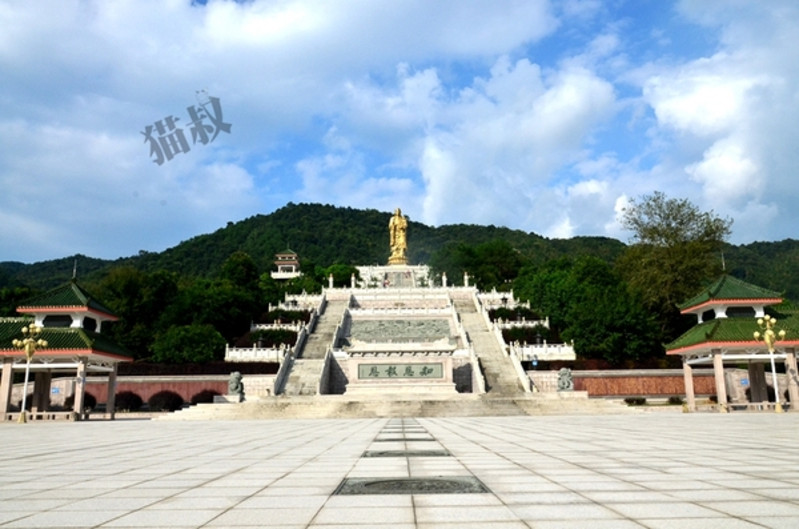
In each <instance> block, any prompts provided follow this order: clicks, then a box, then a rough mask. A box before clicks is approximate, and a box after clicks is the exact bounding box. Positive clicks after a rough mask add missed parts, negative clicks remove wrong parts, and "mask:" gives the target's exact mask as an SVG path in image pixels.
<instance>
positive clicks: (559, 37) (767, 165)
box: [0, 0, 799, 262]
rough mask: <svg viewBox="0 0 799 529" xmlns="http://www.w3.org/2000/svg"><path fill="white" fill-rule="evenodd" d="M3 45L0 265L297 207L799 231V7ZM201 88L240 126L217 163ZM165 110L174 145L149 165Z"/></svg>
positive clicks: (414, 20) (240, 20) (297, 15)
mask: <svg viewBox="0 0 799 529" xmlns="http://www.w3.org/2000/svg"><path fill="white" fill-rule="evenodd" d="M0 27H2V28H3V31H2V32H0V186H2V187H1V188H0V189H2V193H0V261H22V262H35V261H41V260H47V259H53V258H58V257H64V256H68V255H73V254H76V253H81V254H85V255H89V256H92V257H101V258H117V257H124V256H128V255H133V254H136V253H138V252H139V251H140V250H146V251H162V250H164V249H166V248H169V247H172V246H175V245H176V244H178V243H180V242H181V241H183V240H186V239H188V238H191V237H193V236H195V235H199V234H202V233H208V232H211V231H214V230H216V229H218V228H220V227H223V226H225V224H226V223H227V222H229V221H233V222H235V221H239V220H242V219H244V218H247V217H249V216H252V215H255V214H259V213H260V214H268V213H271V212H272V211H274V210H275V209H277V208H280V207H282V206H284V205H285V204H286V203H288V202H295V203H299V202H319V203H325V204H335V205H339V206H349V207H355V208H374V209H378V210H381V211H385V212H386V213H387V218H388V214H389V213H390V212H391V211H393V210H394V209H395V208H397V207H401V208H402V210H403V212H404V213H406V214H408V215H409V216H410V218H411V219H412V220H415V221H419V222H424V223H426V224H430V225H442V224H452V223H476V224H494V225H503V226H508V227H511V228H516V229H522V230H525V231H528V232H535V233H537V234H540V235H544V236H547V237H571V236H575V235H602V236H609V237H614V238H618V239H620V240H623V241H627V240H628V239H629V234H628V233H625V232H624V231H623V230H622V228H621V226H620V225H619V223H618V215H619V212H620V211H621V210H622V209H623V208H624V207H625V205H626V204H627V203H628V201H629V200H630V199H632V198H638V197H641V196H642V195H646V194H650V193H652V192H654V191H662V192H664V193H666V195H668V196H670V197H674V198H688V199H690V200H691V201H693V202H694V203H695V204H697V205H699V206H700V207H701V208H703V209H704V210H713V211H714V212H715V213H717V214H719V215H722V216H726V217H729V218H731V219H733V221H734V223H733V234H732V237H731V242H733V243H736V244H741V243H747V242H752V241H755V240H781V239H785V238H796V236H797V234H796V228H795V226H797V225H798V224H799V222H797V221H799V208H797V207H796V204H797V200H798V199H799V186H797V185H796V184H795V183H794V178H795V177H794V173H795V171H796V167H797V161H798V160H799V149H797V148H796V146H797V145H799V141H797V140H799V132H797V127H796V123H799V111H798V110H797V101H799V86H798V81H799V60H797V59H799V57H797V55H799V51H797V50H798V49H799V47H797V46H796V42H797V41H799V39H797V37H799V35H797V33H799V30H797V29H796V28H797V27H799V5H797V4H796V2H794V1H793V0H784V1H782V0H769V1H768V2H762V1H755V0H753V1H746V0H702V1H687V2H679V1H674V2H670V1H667V0H629V1H626V0H605V1H599V0H565V1H547V0H522V1H512V0H507V1H502V2H496V1H485V2H480V1H469V2H463V1H455V0H453V1H444V0H441V1H436V2H430V1H423V0H408V1H390V0H385V1H379V2H375V1H371V0H370V1H367V0H362V1H354V0H351V1H341V2H330V1H303V0H296V1H292V0H285V1H259V0H255V1H252V2H242V3H236V2H231V1H218V0H210V1H208V2H207V3H206V4H205V5H202V4H194V5H193V4H192V2H191V1H189V0H165V1H148V0H118V1H114V2H105V1H99V0H96V1H90V0H64V1H55V0H54V1H39V2H16V1H11V0H8V1H6V0H0ZM201 90H204V91H205V93H206V94H207V95H208V96H211V97H216V98H218V101H219V105H220V108H221V111H222V117H223V121H224V122H226V123H229V124H230V125H231V129H230V132H229V133H227V132H219V134H218V136H217V137H216V138H215V139H214V140H213V141H211V142H206V143H205V144H203V143H202V142H199V141H198V142H192V136H191V132H190V130H191V124H190V123H189V121H190V120H189V115H188V110H187V107H194V108H195V109H197V110H199V103H200V102H207V101H208V99H207V97H205V95H203V94H200V95H199V97H198V94H197V92H198V91H201ZM206 108H207V109H209V110H210V109H212V107H211V106H210V105H206ZM169 116H172V117H174V118H177V119H178V121H177V122H176V127H178V128H179V129H181V130H182V131H183V132H184V133H185V135H186V138H187V146H188V149H187V150H184V152H177V153H176V154H175V155H174V157H173V158H172V159H171V160H169V161H165V162H164V163H162V164H157V163H154V158H155V155H154V154H153V153H152V152H151V149H150V145H149V144H148V143H147V140H146V139H145V136H144V134H143V132H146V130H147V127H148V126H149V127H153V130H154V131H155V130H156V122H158V121H159V120H164V119H165V118H167V117H169ZM162 122H163V121H162ZM204 124H205V125H210V122H209V121H208V119H207V118H206V119H205V121H204ZM172 132H173V133H174V130H173V131H172ZM151 137H153V138H157V137H158V133H157V132H154V133H153V134H151ZM181 149H182V148H181Z"/></svg>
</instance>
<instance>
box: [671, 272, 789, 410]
mask: <svg viewBox="0 0 799 529" xmlns="http://www.w3.org/2000/svg"><path fill="white" fill-rule="evenodd" d="M782 302H783V299H782V295H781V294H780V293H779V292H775V291H773V290H768V289H765V288H762V287H759V286H756V285H752V284H750V283H747V282H745V281H742V280H740V279H737V278H735V277H732V276H729V275H723V276H722V277H720V278H719V279H717V280H716V281H715V282H713V283H712V284H711V285H709V286H708V287H707V288H705V289H703V290H702V291H701V292H699V293H698V294H697V295H696V296H694V297H693V298H691V299H689V300H688V301H686V302H684V303H681V304H680V305H678V308H679V309H680V312H681V313H682V314H693V315H696V318H697V324H696V325H695V326H694V327H692V328H691V329H689V330H688V331H687V332H686V333H684V334H683V335H682V336H680V337H679V338H677V339H676V340H674V341H673V342H671V343H670V344H668V345H666V354H669V355H680V356H681V357H682V362H683V374H684V378H685V394H686V398H687V401H688V402H687V405H688V408H689V410H690V411H694V410H696V399H695V397H694V387H693V374H692V369H693V367H694V366H698V365H699V366H701V365H707V366H713V372H714V379H715V383H716V396H717V398H718V403H719V409H720V410H721V411H727V410H728V406H727V400H728V399H727V396H728V395H729V392H728V391H727V389H728V388H727V381H726V377H725V372H724V365H725V364H728V365H740V364H746V365H747V366H748V378H747V379H746V381H747V384H748V386H749V389H750V399H751V403H762V402H764V401H768V394H767V388H766V375H765V365H766V364H767V363H770V362H771V360H772V355H771V354H770V353H769V351H768V350H767V348H766V346H765V344H764V343H763V342H762V341H758V340H757V339H755V337H754V333H755V332H756V331H758V330H759V329H760V327H759V325H758V319H759V318H761V319H762V318H765V317H766V316H767V315H769V316H770V317H774V318H777V319H778V320H779V325H780V328H781V329H783V330H785V331H786V335H785V339H784V340H781V341H779V343H777V351H775V353H774V355H773V359H774V360H775V361H778V362H784V364H785V368H786V371H787V372H788V373H791V372H793V373H794V374H795V373H796V347H797V346H799V314H797V313H796V311H795V310H793V309H786V308H784V307H782V306H780V304H781V303H782ZM769 313H770V314H769ZM784 389H785V387H782V388H780V391H783V390H784ZM787 390H788V396H789V399H790V401H791V403H792V409H795V408H796V407H797V406H799V387H797V382H796V377H795V376H789V377H787ZM779 400H780V395H778V396H777V401H779ZM777 407H778V408H779V406H777Z"/></svg>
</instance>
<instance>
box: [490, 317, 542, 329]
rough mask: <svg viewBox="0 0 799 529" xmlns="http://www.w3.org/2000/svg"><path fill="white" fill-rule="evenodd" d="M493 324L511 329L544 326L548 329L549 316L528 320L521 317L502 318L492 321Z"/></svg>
mask: <svg viewBox="0 0 799 529" xmlns="http://www.w3.org/2000/svg"><path fill="white" fill-rule="evenodd" d="M494 325H496V326H497V327H499V328H500V329H512V328H513V327H538V326H541V327H546V328H547V329H549V317H548V316H547V317H546V318H544V319H543V320H528V319H525V318H522V319H521V320H503V319H502V318H499V319H497V320H496V321H495V322H494Z"/></svg>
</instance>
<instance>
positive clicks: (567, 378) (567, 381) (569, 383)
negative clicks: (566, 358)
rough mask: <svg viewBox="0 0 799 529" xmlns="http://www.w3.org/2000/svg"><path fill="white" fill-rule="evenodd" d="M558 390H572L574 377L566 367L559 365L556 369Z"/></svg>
mask: <svg viewBox="0 0 799 529" xmlns="http://www.w3.org/2000/svg"><path fill="white" fill-rule="evenodd" d="M558 391H574V377H572V370H571V369H569V368H568V367H561V368H560V371H558Z"/></svg>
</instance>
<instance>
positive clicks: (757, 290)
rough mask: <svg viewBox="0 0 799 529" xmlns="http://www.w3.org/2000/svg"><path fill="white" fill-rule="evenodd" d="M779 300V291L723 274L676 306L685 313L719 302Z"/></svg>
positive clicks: (764, 302)
mask: <svg viewBox="0 0 799 529" xmlns="http://www.w3.org/2000/svg"><path fill="white" fill-rule="evenodd" d="M780 302H782V294H781V293H779V292H776V291H774V290H769V289H767V288H763V287H759V286H757V285H752V284H751V283H747V282H746V281H742V280H741V279H738V278H735V277H733V276H730V275H726V274H725V275H723V276H721V277H720V278H719V279H717V280H716V281H715V282H713V283H712V284H711V285H709V286H708V287H706V288H704V289H703V290H702V291H701V292H699V293H698V294H697V295H696V296H694V297H693V298H691V299H689V300H688V301H685V302H683V303H680V304H678V305H677V308H679V309H680V312H682V313H683V314H687V313H691V312H696V311H698V310H706V309H707V308H710V307H712V306H714V305H719V304H735V305H750V306H754V305H776V304H778V303H780Z"/></svg>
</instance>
